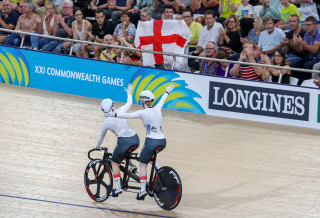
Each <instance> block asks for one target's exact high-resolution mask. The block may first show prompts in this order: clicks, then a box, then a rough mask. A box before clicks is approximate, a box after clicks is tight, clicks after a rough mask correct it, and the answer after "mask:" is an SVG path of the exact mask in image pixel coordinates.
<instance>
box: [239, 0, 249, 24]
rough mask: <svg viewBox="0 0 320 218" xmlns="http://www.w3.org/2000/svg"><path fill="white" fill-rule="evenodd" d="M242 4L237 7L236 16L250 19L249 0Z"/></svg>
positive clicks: (243, 1)
mask: <svg viewBox="0 0 320 218" xmlns="http://www.w3.org/2000/svg"><path fill="white" fill-rule="evenodd" d="M241 2H242V4H241V5H240V6H239V8H238V10H237V14H236V15H237V16H238V17H239V18H240V19H242V18H252V16H253V8H252V5H251V4H249V0H242V1H241Z"/></svg>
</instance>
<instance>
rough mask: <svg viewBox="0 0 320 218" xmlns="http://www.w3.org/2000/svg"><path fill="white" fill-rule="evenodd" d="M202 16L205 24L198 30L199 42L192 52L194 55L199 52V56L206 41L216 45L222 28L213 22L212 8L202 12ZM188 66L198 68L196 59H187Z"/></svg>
mask: <svg viewBox="0 0 320 218" xmlns="http://www.w3.org/2000/svg"><path fill="white" fill-rule="evenodd" d="M204 17H205V21H206V24H207V25H206V26H204V27H203V28H202V29H201V30H200V36H199V42H198V44H197V47H196V50H195V51H194V52H193V55H196V56H197V55H199V54H200V56H204V55H205V53H204V52H202V50H203V48H204V47H205V46H206V44H207V42H209V41H213V42H214V44H215V45H218V42H219V39H220V34H219V30H220V29H223V27H222V25H221V23H218V22H215V14H214V12H213V11H212V10H207V11H206V12H205V13H204ZM201 52H202V53H201ZM188 66H189V67H190V68H191V69H192V70H195V71H197V70H199V63H198V60H195V59H189V60H188Z"/></svg>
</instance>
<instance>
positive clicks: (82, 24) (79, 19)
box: [65, 8, 92, 57]
mask: <svg viewBox="0 0 320 218" xmlns="http://www.w3.org/2000/svg"><path fill="white" fill-rule="evenodd" d="M74 16H75V19H76V20H75V21H73V22H72V31H73V39H75V40H82V41H87V40H88V39H89V35H88V32H91V30H92V25H91V23H90V22H89V21H88V20H86V19H83V13H82V11H81V9H80V8H76V9H75V10H74ZM66 43H67V45H65V47H68V46H70V45H71V42H66ZM81 47H82V43H75V44H74V47H73V52H74V53H75V54H76V56H77V57H81V56H82V54H81Z"/></svg>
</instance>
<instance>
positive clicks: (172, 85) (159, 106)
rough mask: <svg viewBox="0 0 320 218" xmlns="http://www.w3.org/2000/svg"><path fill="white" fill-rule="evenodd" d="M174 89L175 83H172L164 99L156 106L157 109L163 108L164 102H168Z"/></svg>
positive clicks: (163, 96)
mask: <svg viewBox="0 0 320 218" xmlns="http://www.w3.org/2000/svg"><path fill="white" fill-rule="evenodd" d="M173 88H174V84H173V83H171V84H170V85H169V86H167V87H166V92H165V93H164V94H163V95H162V97H161V99H160V101H159V102H158V104H157V105H156V107H158V108H160V109H161V108H162V107H163V105H164V102H165V101H166V100H167V98H168V96H169V94H170V92H171V91H172V90H173Z"/></svg>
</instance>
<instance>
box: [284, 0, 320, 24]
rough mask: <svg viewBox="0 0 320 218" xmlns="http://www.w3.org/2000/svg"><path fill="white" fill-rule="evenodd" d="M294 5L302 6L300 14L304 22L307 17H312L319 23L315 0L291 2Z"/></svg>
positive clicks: (291, 0) (292, 0)
mask: <svg viewBox="0 0 320 218" xmlns="http://www.w3.org/2000/svg"><path fill="white" fill-rule="evenodd" d="M290 2H291V3H293V4H300V12H301V14H302V16H303V20H305V19H307V17H309V16H312V17H314V18H316V20H317V21H319V14H318V11H317V5H316V3H314V2H315V1H314V0H290Z"/></svg>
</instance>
